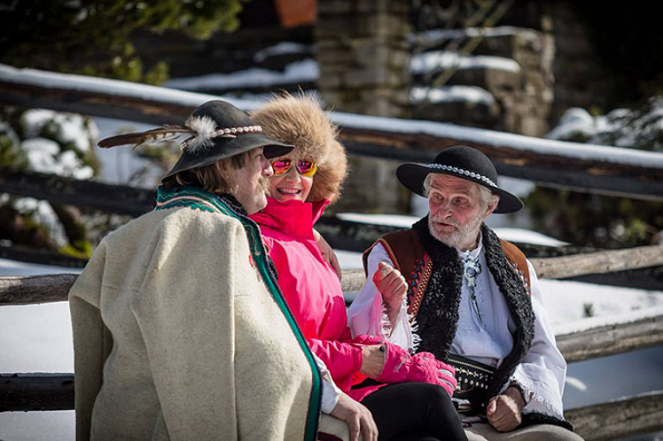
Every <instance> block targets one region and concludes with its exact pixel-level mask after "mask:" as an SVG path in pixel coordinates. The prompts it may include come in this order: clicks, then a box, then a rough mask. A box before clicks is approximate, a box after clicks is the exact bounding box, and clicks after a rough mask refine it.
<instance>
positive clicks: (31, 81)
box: [0, 65, 663, 200]
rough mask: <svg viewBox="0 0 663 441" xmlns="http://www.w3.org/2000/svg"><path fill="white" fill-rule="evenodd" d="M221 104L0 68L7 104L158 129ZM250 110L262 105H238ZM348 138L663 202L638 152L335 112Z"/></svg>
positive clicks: (649, 158)
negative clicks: (457, 149)
mask: <svg viewBox="0 0 663 441" xmlns="http://www.w3.org/2000/svg"><path fill="white" fill-rule="evenodd" d="M214 98H216V97H215V96H213V95H204V94H196V93H191V92H183V91H176V90H172V89H165V88H157V87H154V86H146V85H140V84H135V83H128V82H122V81H117V80H108V79H99V78H91V77H83V76H77V75H66V74H56V73H52V72H43V71H35V70H29V69H15V68H13V67H11V66H6V65H0V102H3V103H7V104H18V105H21V106H26V107H42V108H48V109H53V110H62V111H69V112H77V113H83V114H87V115H93V116H104V117H110V118H119V119H129V120H132V121H139V122H146V123H152V124H159V125H160V124H164V123H175V124H179V123H182V122H183V121H184V119H185V118H186V117H187V116H188V114H189V113H190V112H191V110H192V109H193V108H194V107H196V106H197V105H199V104H201V103H202V102H204V101H206V100H209V99H214ZM232 102H233V103H235V104H236V105H238V106H239V107H241V108H243V109H245V110H252V109H254V108H255V107H257V106H258V105H259V103H257V102H248V101H241V100H232ZM332 120H333V121H334V122H335V123H337V124H338V125H339V126H340V127H341V128H342V131H341V139H342V141H343V142H344V144H345V145H346V147H347V148H348V151H349V153H351V154H354V155H362V156H372V157H378V158H387V159H393V160H398V161H418V162H428V161H430V159H432V158H433V157H434V156H435V154H436V153H438V152H439V151H440V150H441V149H442V148H444V147H447V146H450V145H455V144H466V145H470V146H473V147H476V148H478V149H479V150H481V151H483V152H484V153H485V154H486V155H488V156H489V157H490V158H491V159H492V160H493V162H494V163H495V165H496V167H497V169H498V172H499V173H500V174H502V175H504V176H511V177H516V178H522V179H529V180H532V181H534V182H536V183H538V184H541V185H548V186H556V187H564V188H571V189H574V190H577V191H584V192H591V193H598V194H606V195H611V196H617V195H618V196H627V197H633V198H641V199H647V200H663V156H662V155H661V154H657V153H652V152H643V151H638V150H633V149H621V148H616V147H615V148H611V149H610V151H609V153H606V149H605V148H604V147H598V146H591V145H587V144H577V143H567V142H559V141H551V140H542V139H540V138H533V137H525V136H518V135H510V134H506V133H502V132H495V131H489V130H482V129H474V128H472V129H470V128H463V127H459V126H455V125H453V124H446V123H436V122H430V121H404V120H400V119H396V118H382V119H380V127H375V126H376V122H375V119H373V118H369V117H365V116H361V115H350V114H341V113H334V114H332Z"/></svg>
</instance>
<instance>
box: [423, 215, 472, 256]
mask: <svg viewBox="0 0 663 441" xmlns="http://www.w3.org/2000/svg"><path fill="white" fill-rule="evenodd" d="M484 214H485V212H484V213H479V214H477V217H476V218H475V219H474V220H472V221H471V222H469V223H466V224H462V225H457V224H456V223H455V221H452V222H453V223H452V225H454V226H455V227H456V228H457V229H456V230H455V231H454V232H453V233H451V234H450V235H448V236H447V237H441V236H439V235H438V234H437V232H436V231H435V228H434V226H433V220H434V218H433V217H432V216H429V217H428V230H429V231H430V234H431V236H433V237H434V238H435V239H437V240H439V241H440V242H442V243H443V244H445V245H447V246H449V247H452V248H456V249H457V250H460V248H461V247H462V246H463V245H464V244H467V243H472V246H471V248H470V249H474V247H475V246H476V241H477V238H478V237H479V230H480V228H481V223H482V222H483V215H484ZM446 222H447V223H450V222H449V221H446Z"/></svg>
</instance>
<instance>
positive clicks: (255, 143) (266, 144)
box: [163, 132, 294, 179]
mask: <svg viewBox="0 0 663 441" xmlns="http://www.w3.org/2000/svg"><path fill="white" fill-rule="evenodd" d="M259 147H263V154H264V155H265V158H267V159H271V158H276V157H279V156H283V155H286V154H288V153H289V152H290V151H292V149H293V148H294V146H292V145H289V144H284V143H281V142H278V141H275V140H274V139H272V138H270V137H268V136H267V135H265V134H263V133H260V132H256V133H244V134H242V135H237V137H235V138H217V139H215V140H214V145H213V146H212V147H209V149H213V150H214V151H215V153H214V152H213V153H211V154H210V153H208V152H207V151H205V152H200V153H197V154H196V153H188V152H187V151H186V150H185V151H184V152H182V155H181V156H180V159H179V160H178V161H177V163H176V164H175V165H174V166H173V168H172V169H171V170H170V171H169V172H168V173H167V174H166V175H165V176H164V177H163V179H166V178H169V177H171V176H174V175H176V174H177V173H180V172H183V171H186V170H191V169H193V168H198V167H205V166H206V165H210V164H214V163H215V162H217V161H220V160H222V159H226V158H230V157H232V156H235V155H239V154H240V153H244V152H248V151H249V150H253V149H257V148H259ZM203 155H204V156H205V158H204V159H203V160H201V156H203Z"/></svg>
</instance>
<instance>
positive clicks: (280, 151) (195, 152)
mask: <svg viewBox="0 0 663 441" xmlns="http://www.w3.org/2000/svg"><path fill="white" fill-rule="evenodd" d="M180 137H184V140H183V142H182V145H181V147H182V155H181V156H180V158H179V160H178V161H177V163H176V164H175V166H174V167H173V168H172V169H171V170H170V171H169V172H168V173H167V174H166V176H164V179H166V178H168V177H170V176H174V175H176V174H177V173H180V172H183V171H186V170H191V169H194V168H198V167H204V166H206V165H210V164H213V163H215V162H217V161H219V160H221V159H226V158H230V157H231V156H235V155H238V154H240V153H244V152H247V151H249V150H253V149H255V148H258V147H264V155H265V157H266V158H275V157H277V156H282V155H285V154H286V153H288V152H290V151H291V150H292V149H293V146H291V145H288V144H284V143H281V142H278V141H276V140H274V139H272V138H270V137H269V136H267V135H265V134H264V133H262V127H260V126H259V125H256V124H254V123H253V121H251V118H250V117H249V116H248V115H247V114H246V113H245V112H243V111H242V110H240V109H238V108H237V107H235V106H233V105H232V104H230V103H228V102H225V101H221V100H213V101H208V102H206V103H204V104H201V105H200V106H198V107H197V108H196V109H195V110H194V111H193V112H192V113H191V116H189V118H188V119H187V120H186V122H185V123H184V126H174V125H164V126H163V127H159V128H157V129H152V130H148V131H146V132H139V133H128V134H125V135H118V136H113V137H110V138H106V139H102V140H101V141H99V144H98V145H99V147H104V148H108V147H114V146H117V145H125V144H133V145H134V146H137V145H140V144H143V143H146V142H154V141H158V140H173V139H177V138H180Z"/></svg>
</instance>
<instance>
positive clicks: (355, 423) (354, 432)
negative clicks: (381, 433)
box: [331, 393, 378, 441]
mask: <svg viewBox="0 0 663 441" xmlns="http://www.w3.org/2000/svg"><path fill="white" fill-rule="evenodd" d="M331 415H332V416H333V417H334V418H338V419H339V420H342V421H345V422H346V423H348V426H349V427H350V440H351V441H357V440H358V439H359V434H360V433H361V437H362V439H363V440H364V441H377V439H378V426H377V425H376V424H375V421H374V420H373V415H371V411H370V410H368V409H367V408H366V406H364V405H363V404H361V403H359V402H357V401H355V400H353V399H352V398H350V397H349V396H347V395H346V394H344V393H341V395H340V396H339V397H338V402H337V403H336V406H335V407H334V409H333V410H332V412H331Z"/></svg>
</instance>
